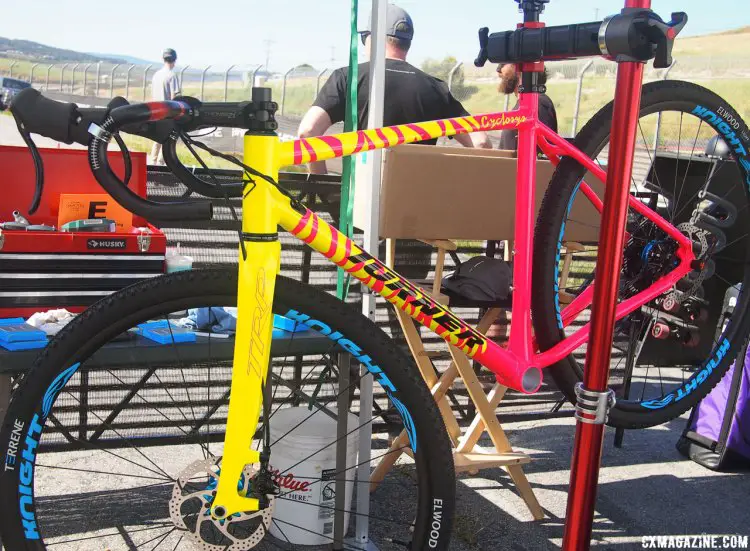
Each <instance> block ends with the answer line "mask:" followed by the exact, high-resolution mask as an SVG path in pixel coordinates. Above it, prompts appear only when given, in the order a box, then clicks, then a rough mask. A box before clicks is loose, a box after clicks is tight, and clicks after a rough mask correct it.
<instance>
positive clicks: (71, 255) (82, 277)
mask: <svg viewBox="0 0 750 551" xmlns="http://www.w3.org/2000/svg"><path fill="white" fill-rule="evenodd" d="M39 153H40V154H41V156H42V160H43V162H44V193H43V195H42V201H41V205H40V207H39V209H38V211H37V212H36V213H35V214H34V215H33V216H29V215H27V214H26V212H27V209H28V207H29V205H30V204H31V200H32V197H33V194H34V164H33V161H32V158H31V154H30V153H29V151H28V150H27V149H26V148H25V147H12V146H0V222H6V221H12V220H13V211H15V210H17V211H19V212H20V213H21V214H23V215H24V216H26V218H27V219H28V220H29V222H31V223H32V224H46V225H50V226H57V214H58V208H59V203H60V194H61V193H103V190H102V188H101V187H100V186H99V184H98V182H97V181H96V179H95V178H94V176H93V175H92V174H91V171H90V170H89V165H88V160H87V151H86V150H84V149H44V148H41V149H40V150H39ZM109 156H110V163H111V166H112V168H113V170H114V171H115V172H116V173H118V174H120V175H122V173H123V172H124V168H123V159H122V155H121V153H120V152H115V151H112V152H110V153H109ZM131 159H132V165H133V171H132V176H131V178H130V184H129V187H130V188H131V189H132V190H133V191H134V192H135V193H138V194H139V195H141V196H144V197H145V196H146V154H145V153H131ZM133 227H134V228H139V227H143V228H148V230H149V232H138V233H133V232H130V231H127V232H117V233H109V232H108V233H98V232H96V233H95V232H80V233H76V232H59V231H55V232H41V231H28V232H27V231H10V230H8V231H6V230H0V232H1V233H0V317H13V316H29V315H31V314H33V313H34V312H38V311H43V310H48V309H51V308H63V307H64V308H67V309H69V310H71V311H81V310H82V309H83V308H85V307H86V306H88V305H90V304H92V303H94V302H96V301H97V300H99V299H100V298H102V297H104V296H106V295H108V294H110V293H112V292H114V291H117V290H118V289H121V288H122V287H125V286H127V285H130V284H132V283H135V282H137V281H140V280H143V279H146V278H150V277H154V276H157V275H160V274H162V273H163V272H164V255H165V250H166V239H165V237H164V234H163V233H162V232H161V231H160V230H158V229H157V228H155V227H153V226H151V225H149V224H148V223H147V222H146V221H145V220H143V219H142V218H139V217H137V216H134V217H133Z"/></svg>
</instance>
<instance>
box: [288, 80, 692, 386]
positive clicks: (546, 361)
mask: <svg viewBox="0 0 750 551" xmlns="http://www.w3.org/2000/svg"><path fill="white" fill-rule="evenodd" d="M538 106H539V97H538V94H536V93H523V94H521V95H520V102H519V108H518V109H517V110H514V111H510V112H500V113H491V114H487V115H479V116H476V117H464V118H461V119H448V120H443V121H432V122H428V123H418V124H410V125H404V126H400V127H388V128H382V129H376V130H366V131H359V132H354V133H350V134H340V135H337V136H321V137H319V138H308V139H303V140H297V141H295V142H291V143H288V144H284V145H285V146H287V147H286V148H285V149H283V150H282V152H281V157H282V163H281V164H282V165H283V164H300V163H304V162H309V161H315V160H326V159H331V158H335V157H342V156H345V155H351V154H353V153H358V152H361V151H368V150H372V149H379V148H385V147H390V146H394V145H399V144H401V143H409V142H414V141H418V140H420V139H427V138H434V137H438V136H453V135H456V134H467V133H470V132H474V131H478V130H503V129H517V130H518V160H517V162H518V172H517V174H518V187H517V192H516V206H515V229H514V251H513V305H512V309H513V316H512V317H511V323H510V338H509V341H508V345H507V347H506V346H501V345H498V344H497V343H495V342H493V341H491V340H489V339H487V338H486V337H485V336H484V335H482V334H481V333H479V332H477V331H476V330H474V329H472V328H470V327H469V326H468V325H467V324H466V323H465V322H463V321H462V320H460V319H459V318H456V317H455V316H454V315H452V314H450V313H449V312H444V311H443V310H444V309H443V308H442V307H441V306H440V305H437V304H433V303H430V304H429V309H431V310H435V311H439V312H440V313H439V314H438V316H440V315H447V316H449V317H450V318H451V319H452V320H453V322H452V323H453V324H454V325H455V324H460V326H461V330H462V331H463V332H464V333H463V334H465V335H470V336H472V337H473V341H472V342H481V346H471V347H466V346H463V345H462V344H461V343H458V344H457V343H456V342H453V344H455V345H457V346H459V347H461V348H462V349H463V350H464V351H465V352H467V354H469V356H470V357H471V358H472V359H474V360H477V361H478V362H480V363H481V364H482V365H484V366H485V367H487V368H488V369H490V370H491V371H492V372H493V373H494V374H495V375H496V377H497V380H498V381H499V382H500V383H502V384H504V385H506V386H508V387H510V388H513V389H516V390H519V391H521V392H525V393H533V392H536V391H537V390H538V388H539V387H540V386H541V380H542V377H541V369H542V368H545V367H549V366H551V365H553V364H555V363H556V362H558V361H560V360H562V359H563V358H565V357H566V356H568V355H569V354H570V353H571V352H573V351H574V350H575V349H576V348H578V347H580V346H581V345H582V344H583V343H584V342H586V340H587V339H588V337H589V334H590V332H591V327H590V323H587V324H585V325H584V326H583V327H581V328H579V329H577V330H576V331H575V332H574V333H573V334H571V335H569V336H567V337H566V338H564V339H563V340H561V341H560V342H559V343H558V344H556V345H555V346H553V347H552V348H551V349H549V350H546V351H544V352H539V351H538V350H537V349H536V344H535V340H534V338H533V330H532V324H531V296H532V295H531V293H532V289H531V280H532V263H533V251H534V237H533V236H534V223H535V220H534V205H535V197H534V194H535V181H536V161H537V147H538V148H540V149H541V150H542V151H543V152H544V153H545V154H546V155H547V157H548V158H549V159H550V160H551V162H552V163H554V164H556V165H557V164H558V163H559V162H560V159H561V158H562V157H563V156H568V157H572V158H573V159H575V160H576V161H577V162H578V163H580V165H581V166H583V167H584V168H585V169H586V170H587V171H588V172H590V173H591V174H592V175H593V176H594V177H595V178H597V179H599V180H601V182H602V183H606V179H607V175H606V172H605V171H604V170H603V169H602V168H601V167H600V166H599V165H598V164H597V163H596V162H595V161H594V160H592V159H590V158H589V157H588V156H586V155H585V154H584V153H582V152H581V151H580V150H579V149H577V148H576V147H575V146H574V145H572V144H570V143H569V142H568V141H567V140H565V139H564V138H562V137H561V136H559V135H558V134H557V133H555V132H554V131H552V130H551V129H550V128H548V127H547V126H545V125H544V124H543V123H541V122H540V121H539V119H538V109H539V107H538ZM407 132H408V133H409V134H407ZM579 190H580V192H581V193H583V195H584V196H585V197H586V198H588V200H589V201H591V203H592V204H593V205H594V207H595V208H597V209H598V210H599V212H601V211H602V208H603V204H602V200H601V199H600V198H599V197H598V196H597V195H596V193H594V191H593V190H592V189H591V187H590V186H589V185H588V184H587V183H586V182H581V184H580V188H579ZM629 206H630V208H632V209H633V210H634V211H635V212H638V213H639V214H641V215H642V216H644V217H646V218H647V219H649V220H650V221H651V222H652V223H654V224H655V225H656V226H657V227H659V228H660V229H661V230H663V231H664V232H665V233H666V234H667V235H669V236H670V237H671V238H672V239H674V240H675V241H676V242H677V243H678V250H677V253H676V256H677V259H678V260H679V263H678V265H677V266H676V267H675V268H674V269H673V270H672V271H671V272H669V273H668V274H666V275H664V276H662V277H661V278H660V279H659V280H657V281H656V282H655V283H654V284H652V285H651V286H650V287H648V288H647V289H645V290H643V291H641V292H639V293H638V294H636V295H635V296H633V297H630V298H628V299H626V300H624V301H622V302H620V303H619V304H618V305H617V308H616V319H621V318H623V317H624V316H626V315H628V314H630V313H631V312H633V311H635V310H636V309H637V308H639V307H641V306H642V305H644V304H646V303H648V302H649V301H651V300H653V299H654V298H656V297H658V296H659V295H661V294H663V293H665V292H666V291H667V290H669V289H670V288H672V286H674V285H675V284H676V283H677V281H678V280H680V279H681V278H682V277H684V276H685V275H686V274H687V273H688V272H690V270H691V263H692V262H693V260H694V259H695V257H694V254H693V251H692V243H691V241H690V240H689V239H688V238H687V237H686V236H685V235H683V234H682V233H681V232H680V231H679V230H678V229H677V228H675V227H674V226H673V225H671V224H670V223H669V222H667V221H666V220H665V219H664V218H663V217H661V216H660V215H659V214H658V213H656V212H654V211H653V210H652V209H650V208H649V207H648V206H646V205H645V204H644V203H642V202H641V201H639V200H637V199H635V198H634V197H632V196H631V197H630V200H629ZM308 223H309V224H310V226H309V227H310V228H311V229H310V231H315V232H317V229H312V228H317V227H318V226H319V225H321V226H322V225H326V226H327V224H325V222H323V221H322V220H320V219H319V218H318V217H317V216H315V215H314V214H313V213H311V212H309V211H308V214H307V215H306V216H305V218H304V219H303V221H302V222H300V225H299V226H298V227H297V228H295V229H292V230H291V231H292V233H293V234H294V235H297V236H298V237H300V238H303V237H302V234H303V233H304V232H306V231H308V230H307V229H306V228H307V227H308ZM328 231H331V235H332V237H334V238H335V239H334V241H339V242H347V247H348V248H349V249H351V248H352V247H355V248H356V246H355V245H354V244H352V243H351V242H350V241H349V240H348V239H347V238H346V237H344V236H343V235H341V234H339V233H338V232H337V231H336V230H335V229H332V228H331V229H330V230H328ZM334 232H335V233H334ZM305 235H306V234H305ZM311 235H312V234H311ZM561 237H562V236H561ZM305 240H306V241H307V242H308V243H310V245H311V246H313V244H312V242H311V241H310V240H309V239H305ZM330 250H333V249H330ZM330 250H329V249H325V250H323V249H321V252H322V253H323V254H324V255H326V256H328V257H329V258H331V260H333V258H332V257H331V256H330V255H329V253H330ZM358 258H365V259H366V260H365V263H364V264H363V262H362V261H361V260H360V261H359V263H358V264H354V263H351V262H349V260H350V259H349V258H345V259H342V260H341V261H336V263H337V264H339V266H342V267H343V268H344V269H345V270H347V271H349V272H350V273H352V274H353V275H354V276H355V277H357V278H358V279H360V280H361V281H363V283H365V284H366V285H368V286H369V287H370V288H372V289H373V290H375V291H376V292H378V293H380V294H381V295H382V296H384V297H385V298H386V299H387V300H389V301H390V302H393V303H394V304H396V306H397V307H399V308H401V309H403V310H404V311H405V312H407V313H408V314H409V315H411V316H412V317H413V318H414V319H416V320H417V322H419V323H421V324H422V325H425V326H426V327H430V324H432V323H433V322H434V321H435V320H437V319H438V316H434V315H432V314H430V315H425V314H424V313H423V312H421V311H420V308H418V307H417V308H415V307H414V303H413V302H412V301H411V298H410V299H409V300H406V301H403V302H399V301H398V300H396V299H394V298H393V297H394V296H396V295H397V294H398V293H395V292H394V291H393V289H390V288H385V287H383V284H382V282H380V283H379V284H375V283H373V281H372V278H371V277H370V276H368V275H367V274H366V273H365V272H362V271H361V270H362V267H363V266H369V268H368V270H369V271H370V273H371V274H374V273H375V272H373V270H376V271H378V273H379V274H387V276H388V277H390V278H391V280H390V281H393V282H397V286H398V287H400V288H401V289H404V290H407V291H408V292H409V293H411V294H412V297H416V296H419V297H424V296H425V295H426V293H421V292H420V291H419V289H418V288H416V287H414V286H413V285H412V284H411V283H409V282H407V281H406V280H405V279H403V278H402V277H401V276H399V275H398V274H396V273H395V272H393V271H392V270H389V269H388V268H387V267H385V266H384V265H382V263H380V262H379V261H377V260H375V259H373V258H371V257H369V255H366V253H362V254H360V255H359V257H358ZM593 295H594V283H592V284H590V285H589V286H588V287H587V288H586V289H585V290H584V291H583V292H581V293H580V294H579V295H578V296H577V297H576V298H575V299H574V300H573V301H572V302H571V303H570V304H568V305H567V306H566V307H565V309H564V310H562V312H561V319H562V324H563V327H565V326H568V325H570V324H571V322H572V321H574V320H575V319H576V318H577V317H578V315H579V314H580V313H581V312H582V311H583V310H584V309H586V308H588V307H589V306H590V305H591V304H592V300H593ZM420 300H424V298H421V299H420ZM441 319H444V318H441ZM436 332H437V333H438V334H439V335H441V336H442V337H443V338H444V339H446V340H448V341H451V338H452V337H451V335H450V334H449V333H448V332H446V331H445V330H444V329H443V330H442V331H441V330H437V331H436ZM468 340H469V339H468V338H467V339H466V340H465V341H463V343H464V345H465V343H466V342H467V341H468Z"/></svg>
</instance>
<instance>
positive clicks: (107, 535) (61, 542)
mask: <svg viewBox="0 0 750 551" xmlns="http://www.w3.org/2000/svg"><path fill="white" fill-rule="evenodd" d="M166 526H172V525H171V524H165V525H162V526H148V527H146V528H136V529H134V530H129V531H128V533H129V534H135V533H137V532H147V531H149V530H156V529H157V528H165V527H166ZM172 530H174V528H172ZM119 535H121V533H120V532H112V533H109V534H97V535H95V536H85V537H82V538H75V539H71V540H65V541H55V542H51V543H50V542H44V543H45V545H46V546H47V547H52V546H53V545H62V544H64V543H75V542H79V541H86V540H93V539H99V538H106V537H109V536H119ZM159 535H161V534H159ZM157 537H159V536H157Z"/></svg>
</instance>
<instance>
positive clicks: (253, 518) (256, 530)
mask: <svg viewBox="0 0 750 551" xmlns="http://www.w3.org/2000/svg"><path fill="white" fill-rule="evenodd" d="M220 470H221V457H214V456H211V457H208V458H207V459H201V460H199V461H195V462H193V463H192V464H190V465H189V466H188V467H187V468H185V470H183V471H182V473H181V474H180V476H179V478H178V479H177V482H175V485H174V488H173V489H172V498H171V499H170V501H169V515H170V517H171V519H172V522H173V523H174V525H175V526H176V527H177V528H178V529H181V530H186V531H187V532H189V533H190V536H191V539H192V540H193V541H194V542H195V543H196V544H198V546H199V548H200V549H201V550H204V551H248V550H249V549H252V548H253V547H255V546H256V545H258V544H259V543H260V542H261V540H263V538H264V537H265V535H266V533H267V532H268V529H269V527H270V526H271V518H272V516H273V509H274V498H273V496H269V501H270V504H269V506H268V507H266V508H265V509H263V510H261V511H254V512H252V513H235V514H234V515H231V516H229V517H227V518H226V519H222V520H216V519H214V518H213V517H212V516H211V513H210V511H211V505H212V503H213V500H214V496H215V493H216V492H215V490H216V487H217V486H218V483H219V473H220ZM256 474H257V468H255V467H252V466H247V467H245V470H244V471H243V473H242V478H241V479H240V480H239V481H238V485H237V490H238V492H239V493H241V494H243V495H246V494H247V493H248V492H249V490H250V488H251V485H252V483H253V477H254V476H255V475H256Z"/></svg>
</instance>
